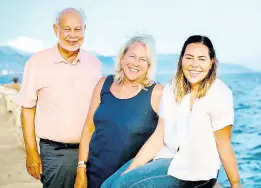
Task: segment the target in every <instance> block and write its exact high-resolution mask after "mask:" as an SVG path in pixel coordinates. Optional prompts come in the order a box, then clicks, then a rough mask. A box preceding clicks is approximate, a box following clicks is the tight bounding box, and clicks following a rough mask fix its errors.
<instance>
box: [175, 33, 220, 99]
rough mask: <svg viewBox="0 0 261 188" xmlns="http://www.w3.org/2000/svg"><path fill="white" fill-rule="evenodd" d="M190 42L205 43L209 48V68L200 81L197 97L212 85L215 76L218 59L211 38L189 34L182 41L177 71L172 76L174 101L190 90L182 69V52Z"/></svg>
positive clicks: (204, 93)
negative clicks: (183, 41)
mask: <svg viewBox="0 0 261 188" xmlns="http://www.w3.org/2000/svg"><path fill="white" fill-rule="evenodd" d="M192 43H201V44H203V45H205V46H206V47H207V48H208V50H209V57H210V60H211V63H212V65H211V69H210V70H209V72H208V74H207V76H206V77H205V78H204V79H203V80H202V81H201V83H200V86H199V90H198V94H197V97H198V98H202V97H204V96H205V95H206V93H207V91H208V89H209V88H210V86H211V85H212V83H213V82H214V81H215V79H216V77H217V66H218V60H217V57H216V52H215V49H214V47H213V45H212V42H211V40H210V39H209V38H208V37H206V36H201V35H193V36H190V37H189V38H188V39H187V40H186V41H185V43H184V45H183V47H182V50H181V53H180V57H179V62H178V67H177V72H176V75H175V76H174V77H173V78H172V81H171V82H172V85H173V87H174V88H175V89H174V93H175V96H176V101H177V102H180V101H181V100H182V99H183V97H184V96H185V95H186V94H187V93H189V92H190V90H191V85H190V83H189V81H188V80H187V78H186V77H185V75H184V73H183V70H182V58H183V56H184V53H185V51H186V48H187V46H188V45H189V44H192Z"/></svg>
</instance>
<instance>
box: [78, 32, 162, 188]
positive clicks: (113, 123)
mask: <svg viewBox="0 0 261 188" xmlns="http://www.w3.org/2000/svg"><path fill="white" fill-rule="evenodd" d="M155 56H156V52H155V47H154V39H153V38H152V37H151V36H136V37H133V38H131V39H130V40H129V41H127V43H126V44H125V45H124V47H123V48H122V50H121V51H120V54H119V56H118V60H117V69H116V72H115V75H109V76H107V77H104V78H102V79H101V80H100V81H99V82H98V84H97V86H96V88H95V90H94V93H93V98H92V102H91V106H90V109H89V114H88V118H87V122H86V125H85V127H84V129H83V132H82V138H81V142H80V151H79V166H78V169H77V178H76V182H75V188H83V187H84V188H86V186H87V184H88V188H100V186H101V184H102V183H103V181H104V180H105V179H107V178H108V177H109V176H110V175H112V174H113V173H114V172H116V171H117V170H118V169H119V168H120V167H121V166H122V165H123V164H125V163H126V162H127V161H129V160H130V159H132V158H134V157H135V155H136V154H137V153H138V151H139V150H140V148H141V147H142V146H143V144H144V143H145V142H146V141H147V140H148V138H149V137H150V136H151V134H152V133H153V132H154V131H155V128H156V126H157V122H158V115H157V112H158V106H159V103H160V98H161V95H162V90H163V86H161V85H159V84H156V83H155V82H154V80H153V76H154V68H155ZM87 161H88V162H87ZM86 162H87V173H86V169H85V168H86V165H85V163H86ZM87 180H88V182H87Z"/></svg>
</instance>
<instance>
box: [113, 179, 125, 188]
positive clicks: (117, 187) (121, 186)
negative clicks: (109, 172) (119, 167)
mask: <svg viewBox="0 0 261 188" xmlns="http://www.w3.org/2000/svg"><path fill="white" fill-rule="evenodd" d="M126 187H129V185H128V182H127V181H126V179H125V178H124V177H121V178H118V179H117V180H115V181H114V182H113V183H112V185H111V188H126Z"/></svg>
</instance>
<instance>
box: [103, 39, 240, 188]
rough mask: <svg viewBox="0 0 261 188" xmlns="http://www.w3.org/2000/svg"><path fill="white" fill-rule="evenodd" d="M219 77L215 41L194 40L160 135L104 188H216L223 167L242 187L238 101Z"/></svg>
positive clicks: (166, 95) (165, 102)
mask: <svg viewBox="0 0 261 188" xmlns="http://www.w3.org/2000/svg"><path fill="white" fill-rule="evenodd" d="M216 72H217V58H216V53H215V50H214V47H213V45H212V43H211V41H210V40H209V38H207V37H205V36H198V35H196V36H191V37H189V38H188V39H187V40H186V42H185V43H184V46H183V48H182V51H181V55H180V58H179V62H178V68H177V73H176V75H175V77H174V78H173V79H172V82H171V83H170V84H167V85H166V86H165V88H164V90H163V95H162V100H161V105H160V109H159V116H160V118H159V122H158V126H157V128H156V130H155V132H154V133H153V134H152V136H151V137H150V138H149V140H148V141H147V142H146V143H145V145H144V146H143V147H142V148H141V150H140V151H139V153H138V154H137V155H136V157H135V158H134V159H133V161H132V162H131V163H130V164H128V163H127V164H126V165H124V166H123V167H122V168H121V169H120V170H119V171H118V172H116V173H115V174H114V175H113V176H111V177H110V178H109V179H108V180H107V181H105V182H104V184H103V186H102V188H105V187H113V188H116V187H117V188H130V187H132V188H136V187H137V188H138V187H155V188H156V187H157V188H161V187H162V188H168V187H169V188H170V187H171V188H185V187H186V188H187V187H188V188H193V187H213V186H214V184H215V183H216V178H217V175H218V171H219V168H220V164H221V162H222V163H223V165H224V168H225V170H226V173H227V176H228V179H229V181H230V184H231V186H232V187H233V188H234V187H240V186H241V185H240V178H239V172H238V166H237V161H236V157H235V154H234V152H233V148H232V144H231V132H232V125H233V122H234V110H233V109H234V108H233V96H232V92H231V90H230V89H229V88H228V87H227V86H226V85H225V84H224V83H223V82H222V81H221V80H219V79H218V78H217V76H216ZM151 160H153V161H151ZM150 161H151V162H150ZM122 172H123V173H122ZM121 173H122V176H120V177H119V174H121Z"/></svg>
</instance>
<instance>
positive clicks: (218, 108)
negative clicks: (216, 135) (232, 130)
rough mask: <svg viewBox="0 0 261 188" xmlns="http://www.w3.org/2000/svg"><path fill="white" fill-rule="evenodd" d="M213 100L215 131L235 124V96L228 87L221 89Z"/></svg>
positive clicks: (212, 113) (212, 119)
mask: <svg viewBox="0 0 261 188" xmlns="http://www.w3.org/2000/svg"><path fill="white" fill-rule="evenodd" d="M215 93H216V94H215V98H214V99H212V101H213V107H212V109H211V112H210V116H211V122H212V128H213V130H214V131H217V130H220V129H223V128H224V127H226V126H228V125H233V124H234V105H233V94H232V92H231V90H230V89H229V88H228V87H220V88H219V90H217V91H216V92H215Z"/></svg>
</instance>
